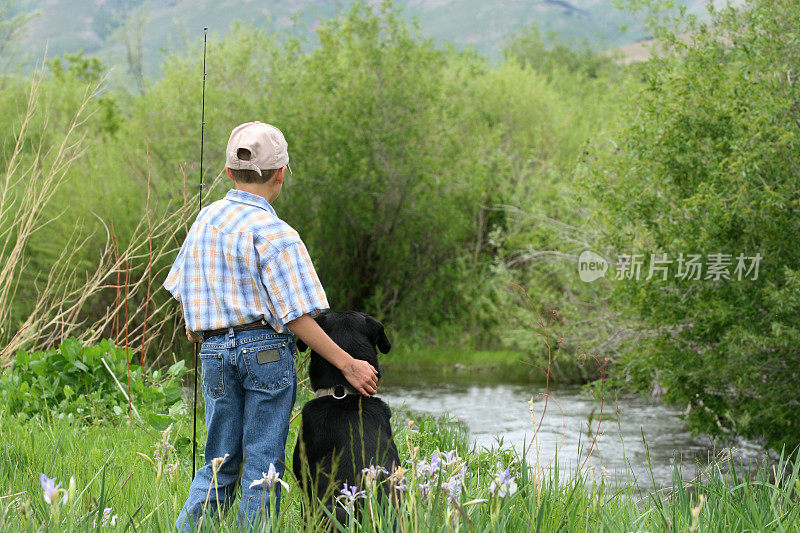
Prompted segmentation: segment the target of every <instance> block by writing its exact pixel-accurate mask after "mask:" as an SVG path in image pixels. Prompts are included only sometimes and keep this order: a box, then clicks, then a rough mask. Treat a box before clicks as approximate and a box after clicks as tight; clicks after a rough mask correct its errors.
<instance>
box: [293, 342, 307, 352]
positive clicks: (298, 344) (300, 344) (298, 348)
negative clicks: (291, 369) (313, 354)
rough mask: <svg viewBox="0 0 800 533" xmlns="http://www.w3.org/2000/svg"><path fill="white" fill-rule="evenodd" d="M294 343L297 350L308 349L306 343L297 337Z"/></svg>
mask: <svg viewBox="0 0 800 533" xmlns="http://www.w3.org/2000/svg"><path fill="white" fill-rule="evenodd" d="M295 344H297V351H298V352H305V351H306V350H308V344H306V343H304V342H303V341H301V340H300V339H297V342H296V343H295Z"/></svg>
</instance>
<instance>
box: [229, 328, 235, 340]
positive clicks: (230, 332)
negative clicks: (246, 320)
mask: <svg viewBox="0 0 800 533" xmlns="http://www.w3.org/2000/svg"><path fill="white" fill-rule="evenodd" d="M233 337H234V334H233V326H230V327H229V328H228V338H229V339H233Z"/></svg>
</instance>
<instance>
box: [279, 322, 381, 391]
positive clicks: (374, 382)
mask: <svg viewBox="0 0 800 533" xmlns="http://www.w3.org/2000/svg"><path fill="white" fill-rule="evenodd" d="M286 327H288V328H289V329H290V330H291V331H292V333H294V334H295V335H297V336H298V337H300V340H302V341H303V342H305V343H306V344H307V345H308V346H309V347H310V348H311V349H312V350H314V351H315V352H317V353H318V354H320V355H321V356H322V357H324V358H325V359H326V360H327V361H328V362H329V363H330V364H332V365H333V366H335V367H336V368H338V369H339V370H341V371H342V374H344V377H345V379H347V381H349V382H350V384H351V385H352V386H353V388H355V389H356V390H357V391H358V392H360V393H361V394H363V395H364V396H372V395H373V394H376V393H377V392H378V373H377V372H376V371H375V368H373V366H372V365H371V364H369V363H368V362H366V361H362V360H361V359H356V358H354V357H353V356H352V355H350V354H349V353H347V352H345V351H344V350H342V349H341V348H340V347H339V345H337V344H336V343H335V342H333V339H331V338H330V337H328V334H327V333H325V332H324V331H323V330H322V328H321V327H319V324H317V322H316V321H315V320H314V319H313V318H311V316H310V315H308V314H305V315H302V316H300V317H298V318H295V319H294V320H292V321H290V322H287V323H286Z"/></svg>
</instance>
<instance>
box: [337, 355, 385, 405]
mask: <svg viewBox="0 0 800 533" xmlns="http://www.w3.org/2000/svg"><path fill="white" fill-rule="evenodd" d="M342 374H344V377H345V379H346V380H347V381H349V382H350V385H352V386H353V388H354V389H356V390H357V391H358V392H360V393H361V394H363V395H364V396H372V395H373V394H377V392H378V373H377V372H376V371H375V368H373V366H372V365H371V364H369V363H367V362H366V361H362V360H361V359H352V361H350V362H349V363H347V364H345V365H344V368H342Z"/></svg>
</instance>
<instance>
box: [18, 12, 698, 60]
mask: <svg viewBox="0 0 800 533" xmlns="http://www.w3.org/2000/svg"><path fill="white" fill-rule="evenodd" d="M351 3H352V2H351V1H337V0H322V1H310V0H280V1H278V0H161V1H152V0H150V1H148V0H23V1H20V2H19V3H18V9H19V10H26V11H36V10H38V11H39V13H40V14H39V16H38V17H36V18H35V19H34V20H33V21H32V22H31V23H30V28H29V30H30V31H29V32H28V35H27V37H26V39H25V42H24V43H23V46H22V50H23V51H24V55H23V56H22V58H21V59H22V61H23V62H24V63H28V64H30V63H32V62H33V61H35V60H36V59H39V58H41V56H42V55H43V54H44V51H45V47H47V50H48V56H49V57H54V56H56V55H61V54H63V53H64V52H73V51H77V50H79V49H82V50H84V51H85V52H86V53H87V54H96V55H98V56H100V57H101V58H103V60H104V61H105V62H106V63H107V64H110V65H122V66H123V68H125V67H124V66H125V65H127V51H126V49H125V47H124V46H123V45H122V42H123V37H122V36H123V34H124V29H125V27H126V25H125V23H126V21H128V24H129V25H130V23H131V21H132V20H133V19H134V18H135V13H139V14H140V16H141V14H144V17H143V18H142V20H144V22H145V24H144V25H143V26H142V43H143V49H142V54H143V59H144V61H143V63H144V70H145V74H147V75H153V74H156V73H157V72H158V69H159V65H160V62H161V60H162V57H163V52H164V51H165V50H170V49H176V48H178V49H179V48H181V47H183V46H185V43H186V42H188V41H193V40H196V39H197V38H198V37H199V36H201V35H202V28H203V26H208V27H209V28H210V30H211V31H212V32H214V33H217V34H220V35H222V34H224V33H225V32H227V31H228V29H229V28H230V25H231V22H232V21H234V20H243V21H251V22H252V23H253V24H254V26H255V27H257V28H264V29H277V28H292V27H293V22H294V21H295V20H296V21H297V22H299V23H300V26H297V27H294V29H293V30H292V31H294V32H296V33H301V34H305V35H307V36H313V28H314V27H315V25H316V24H317V23H318V21H319V20H324V19H327V18H329V17H331V16H333V15H335V14H336V13H337V12H338V11H340V10H342V9H346V8H347V7H348V6H349V5H350V4H351ZM678 3H679V4H683V5H687V6H689V8H690V10H693V11H699V10H700V9H701V8H702V5H703V0H679V2H678ZM397 4H398V5H399V6H401V7H402V8H403V9H404V12H405V13H406V14H407V15H408V16H410V17H417V18H418V19H419V23H420V28H421V30H422V32H423V34H425V35H428V36H431V37H433V38H435V39H437V40H439V41H448V42H453V43H455V44H456V45H458V46H468V45H471V46H474V47H475V48H476V49H478V50H479V51H480V52H482V53H484V54H486V55H488V56H489V57H492V58H497V57H499V54H500V50H501V49H502V46H503V43H504V41H505V40H506V39H507V38H508V37H509V35H511V34H513V33H514V32H515V31H517V30H519V29H521V28H524V27H526V26H529V25H531V24H534V23H535V24H539V25H540V27H541V29H542V31H543V33H544V34H547V33H548V32H555V33H556V34H558V35H559V36H560V37H562V38H563V39H566V40H581V41H586V42H588V43H589V44H591V45H594V46H597V47H598V48H603V49H606V48H610V47H616V46H621V45H626V44H630V43H633V42H636V41H639V40H641V39H643V38H645V37H647V36H646V35H643V34H642V30H641V27H640V26H639V25H638V24H637V23H636V22H635V21H634V20H633V19H631V17H629V16H628V15H627V14H626V13H624V12H621V11H619V10H617V9H616V8H614V7H613V5H612V0H502V1H496V2H486V1H484V0H397ZM621 27H627V28H628V29H627V31H623V30H622V29H621ZM134 33H135V24H134V25H133V26H130V27H129V29H128V38H129V39H131V38H132V37H131V36H132V35H133V34H134Z"/></svg>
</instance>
